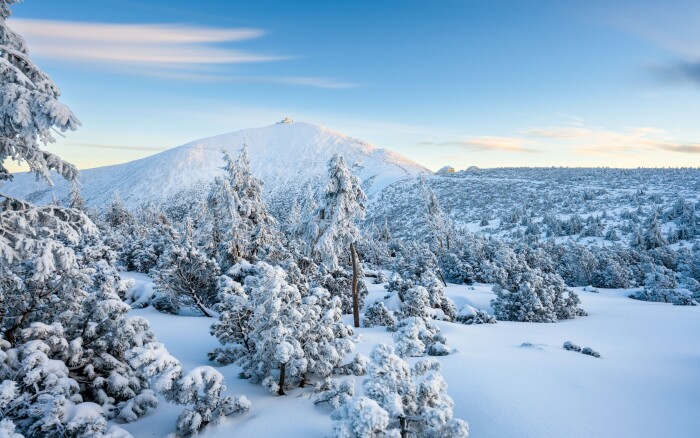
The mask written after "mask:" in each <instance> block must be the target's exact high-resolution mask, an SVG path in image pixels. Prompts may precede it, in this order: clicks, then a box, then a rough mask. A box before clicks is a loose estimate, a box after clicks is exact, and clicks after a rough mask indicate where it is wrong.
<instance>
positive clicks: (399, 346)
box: [393, 316, 449, 357]
mask: <svg viewBox="0 0 700 438" xmlns="http://www.w3.org/2000/svg"><path fill="white" fill-rule="evenodd" d="M393 338H394V343H395V344H396V346H395V350H396V354H398V355H399V356H401V357H418V356H423V355H424V354H425V353H426V352H427V353H428V354H430V355H431V356H444V355H445V354H449V350H448V349H447V347H446V346H445V344H446V343H447V340H446V339H445V336H444V335H443V334H442V333H441V332H440V329H439V328H438V327H437V326H435V325H433V324H431V323H430V322H428V321H426V320H425V319H423V318H420V317H415V316H413V317H408V318H405V319H402V320H401V321H399V323H398V324H397V325H396V332H395V333H394V335H393Z"/></svg>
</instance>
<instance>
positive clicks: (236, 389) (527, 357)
mask: <svg viewBox="0 0 700 438" xmlns="http://www.w3.org/2000/svg"><path fill="white" fill-rule="evenodd" d="M126 275H131V274H126ZM137 277H138V280H139V281H143V280H144V277H143V276H137ZM146 281H147V280H146ZM367 286H368V288H369V290H370V295H369V296H368V299H367V301H366V303H367V304H371V303H372V302H373V301H374V300H378V299H381V298H382V297H383V296H384V291H383V289H382V286H381V285H375V284H372V283H371V282H370V281H368V282H367ZM137 287H138V285H137ZM445 291H446V293H447V294H448V295H449V296H450V297H451V298H452V299H453V300H454V301H455V303H456V304H457V306H458V308H459V307H462V306H463V305H465V304H469V305H471V306H474V307H477V308H486V309H488V306H489V301H490V299H491V298H493V294H492V293H491V292H490V286H488V285H477V286H476V287H475V288H473V289H472V288H470V287H468V286H456V285H450V286H449V287H447V288H446V290H445ZM576 291H577V292H579V294H580V297H581V300H582V302H583V307H584V308H585V309H586V310H587V311H588V312H589V314H590V315H589V316H587V317H583V318H577V319H575V320H568V321H564V322H560V323H557V324H534V323H517V322H499V323H497V324H486V325H473V326H465V325H460V324H451V323H444V322H437V324H438V325H440V327H441V329H442V331H443V333H445V335H446V336H447V340H448V344H449V346H450V347H452V348H454V349H455V350H456V352H455V353H453V354H451V355H449V356H445V357H439V358H438V360H439V361H440V362H441V363H442V365H443V369H442V372H443V375H444V376H445V379H446V381H447V383H448V385H449V387H448V393H449V394H450V396H451V397H452V398H453V399H454V400H455V409H454V413H455V416H456V417H458V418H462V419H464V420H466V421H468V422H469V426H470V436H473V437H479V438H489V437H494V438H500V437H532V438H543V437H569V438H576V437H581V438H583V437H585V438H588V437H627V436H630V437H637V438H644V437H649V438H652V437H660V436H673V437H694V436H697V430H699V429H700V417H699V416H698V415H697V414H696V413H697V411H698V409H699V408H700V374H698V370H699V369H700V340H698V338H697V333H699V332H700V308H699V307H689V306H688V307H685V306H672V305H669V304H659V303H648V302H642V301H635V300H632V299H630V298H627V295H628V293H629V291H624V290H604V289H600V293H590V292H583V291H582V290H581V289H580V288H576ZM489 310H490V309H489ZM133 314H135V315H141V316H144V317H146V318H147V319H149V320H150V321H151V324H152V326H153V329H154V331H155V333H156V334H157V336H158V337H159V340H160V341H162V342H164V343H165V345H166V346H167V348H168V349H169V350H170V351H171V353H172V354H173V355H175V356H176V357H178V358H179V359H180V360H181V361H182V363H183V366H184V367H185V368H186V369H192V368H193V367H195V366H198V365H204V364H207V365H209V363H208V361H207V356H206V353H207V352H208V351H210V350H211V349H213V348H214V347H216V346H217V342H216V339H214V338H213V337H212V336H211V335H210V334H209V325H210V324H211V322H212V320H211V319H209V318H198V317H182V316H172V315H165V314H161V313H158V312H157V311H155V310H153V309H151V308H148V309H141V310H135V311H133ZM346 317H347V318H348V319H347V322H348V323H349V322H350V318H349V316H347V315H346ZM358 333H359V334H360V335H361V337H362V342H360V343H359V344H358V351H359V352H361V353H363V354H368V353H369V351H370V350H371V349H372V347H373V346H374V345H375V344H377V343H379V342H384V343H388V344H391V342H392V341H391V334H390V333H388V332H386V331H385V330H384V329H383V328H381V327H377V328H370V329H366V328H360V329H358ZM567 340H569V341H572V342H574V343H576V344H578V345H580V346H584V347H585V346H590V347H592V348H593V349H595V350H597V351H599V352H600V353H601V354H602V358H600V359H596V358H593V357H589V356H584V355H582V354H580V353H575V352H569V351H565V350H564V349H562V348H561V347H562V344H563V343H564V341H567ZM526 342H527V343H531V344H532V346H530V347H523V346H522V344H523V343H526ZM412 361H414V360H412ZM218 369H219V370H220V371H221V372H222V373H223V374H224V376H225V377H226V383H227V386H228V392H229V393H231V394H241V393H242V394H245V395H246V396H247V397H248V398H249V399H250V400H251V401H252V403H253V408H252V409H251V411H250V413H249V414H246V415H242V416H236V417H232V418H228V419H225V421H224V422H223V423H222V424H220V425H218V426H212V427H209V428H208V429H207V430H206V431H205V433H204V434H203V436H204V437H230V436H236V437H241V438H246V437H251V438H253V437H255V438H266V437H278V436H285V437H290V438H297V437H305V438H306V437H309V438H311V437H324V436H328V435H329V434H330V432H331V421H330V418H329V415H330V409H329V408H328V407H325V406H315V405H314V404H313V399H312V396H311V394H312V388H310V387H307V388H305V389H297V390H294V391H289V393H288V395H287V396H285V397H278V396H273V395H270V394H269V393H268V392H267V391H266V390H264V389H263V388H262V387H261V386H260V385H253V384H251V383H249V382H248V381H247V380H242V379H239V378H238V373H239V371H240V369H239V368H238V367H236V366H233V365H231V366H226V367H219V368H218ZM348 378H353V377H348ZM362 379H363V378H362V377H358V378H356V386H355V390H356V394H357V393H359V392H361V388H362V385H361V382H362ZM181 409H182V407H176V406H171V405H167V404H166V403H165V402H163V404H162V405H161V406H160V407H159V408H157V409H156V410H155V411H154V412H153V413H152V414H150V415H148V416H147V417H145V418H143V419H141V420H139V421H137V422H135V423H131V424H127V425H124V426H123V427H124V428H126V429H128V430H129V431H130V432H131V433H133V434H134V435H135V436H153V437H160V436H164V435H166V434H168V433H170V432H172V431H173V430H174V423H175V419H176V417H177V415H178V413H179V412H180V410H181Z"/></svg>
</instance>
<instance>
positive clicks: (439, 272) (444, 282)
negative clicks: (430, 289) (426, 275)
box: [437, 268, 447, 287]
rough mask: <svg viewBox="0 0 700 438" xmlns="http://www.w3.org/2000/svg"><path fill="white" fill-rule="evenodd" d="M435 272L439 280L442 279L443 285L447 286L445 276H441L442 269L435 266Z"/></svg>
mask: <svg viewBox="0 0 700 438" xmlns="http://www.w3.org/2000/svg"><path fill="white" fill-rule="evenodd" d="M437 273H438V275H439V276H440V281H442V284H443V286H445V287H447V282H446V281H445V277H443V276H442V269H440V268H437Z"/></svg>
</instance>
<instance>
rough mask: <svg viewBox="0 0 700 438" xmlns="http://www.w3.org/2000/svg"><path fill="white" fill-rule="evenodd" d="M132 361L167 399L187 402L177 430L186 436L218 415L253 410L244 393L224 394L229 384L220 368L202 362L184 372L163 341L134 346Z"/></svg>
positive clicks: (184, 403) (130, 356)
mask: <svg viewBox="0 0 700 438" xmlns="http://www.w3.org/2000/svg"><path fill="white" fill-rule="evenodd" d="M129 361H130V363H131V364H132V365H133V366H135V367H137V368H138V369H140V370H142V372H143V373H144V374H145V375H146V376H147V377H149V378H151V380H152V381H153V385H154V387H155V388H156V389H157V390H158V391H159V392H160V393H161V394H163V395H164V396H165V399H166V400H168V401H170V402H172V403H176V404H180V405H185V406H187V408H185V409H184V410H183V412H182V413H181V414H180V416H179V417H178V419H177V431H178V433H179V434H180V435H181V436H183V437H188V436H191V435H194V434H196V433H197V432H199V431H200V430H202V429H203V428H204V427H205V426H206V425H208V424H210V423H213V422H214V421H216V419H217V418H218V417H221V416H226V415H231V414H236V413H246V412H248V411H249V410H250V407H251V403H250V401H248V399H247V398H246V397H245V396H243V395H240V396H236V397H231V396H225V397H224V396H222V395H223V392H224V391H226V386H225V384H224V378H223V376H222V375H221V373H219V371H217V370H216V369H214V368H212V367H209V366H201V367H197V368H195V369H193V370H192V371H190V372H189V373H187V374H184V372H183V369H182V365H181V364H180V361H178V360H177V359H176V358H174V357H173V356H171V355H170V353H168V351H167V350H166V349H165V347H164V346H163V344H158V343H151V344H148V345H146V346H144V347H141V348H134V349H132V350H131V351H130V352H129Z"/></svg>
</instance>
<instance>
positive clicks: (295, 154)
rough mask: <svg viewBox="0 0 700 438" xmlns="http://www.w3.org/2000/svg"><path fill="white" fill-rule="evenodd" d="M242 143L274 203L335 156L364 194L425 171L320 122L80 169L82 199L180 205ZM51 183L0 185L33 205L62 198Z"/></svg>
mask: <svg viewBox="0 0 700 438" xmlns="http://www.w3.org/2000/svg"><path fill="white" fill-rule="evenodd" d="M244 142H245V143H247V144H248V153H249V156H250V160H251V167H252V170H253V173H254V175H255V176H257V177H258V178H260V179H262V180H263V182H264V183H265V195H266V196H267V197H268V200H269V201H271V202H273V203H274V202H275V201H279V200H282V199H283V198H290V193H291V194H292V195H293V194H295V193H298V192H300V191H301V190H302V189H304V188H305V187H306V185H307V184H309V183H311V184H312V186H313V187H323V186H324V185H325V181H326V179H327V169H326V167H327V163H328V160H329V159H330V158H331V157H332V156H333V155H334V154H336V153H337V154H340V155H342V156H343V158H344V159H345V162H346V163H347V164H348V166H349V167H350V168H351V170H352V171H353V173H355V174H356V175H358V176H359V177H360V179H361V180H362V181H363V188H365V191H366V192H367V193H368V194H369V195H372V194H374V193H376V192H378V191H380V190H382V189H384V188H385V187H386V186H388V185H390V184H392V183H394V182H396V181H399V180H401V179H405V178H409V177H414V176H417V175H419V174H421V173H429V172H430V171H429V170H427V169H425V168H424V167H422V166H420V165H418V164H416V163H415V162H413V161H411V160H409V159H407V158H405V157H402V156H401V155H399V154H397V153H395V152H392V151H388V150H385V149H378V148H376V147H374V146H372V145H371V144H369V143H366V142H364V141H361V140H357V139H353V138H350V137H347V136H345V135H343V134H341V133H339V132H336V131H333V130H330V129H327V128H323V127H321V126H317V125H313V124H310V123H303V122H293V123H278V124H275V125H271V126H267V127H263V128H255V129H246V130H243V131H238V132H233V133H230V134H223V135H218V136H215V137H209V138H204V139H201V140H196V141H193V142H191V143H187V144H185V145H182V146H179V147H176V148H173V149H169V150H167V151H164V152H161V153H158V154H155V155H152V156H150V157H147V158H143V159H140V160H135V161H131V162H128V163H124V164H118V165H114V166H106V167H99V168H94V169H87V170H83V171H81V176H80V181H81V184H82V190H83V197H84V198H85V201H86V204H87V205H88V206H89V207H92V208H97V209H101V208H103V207H105V206H106V205H108V204H109V203H110V202H111V201H112V199H113V198H114V195H115V193H118V194H119V196H120V197H121V198H122V200H123V201H124V204H125V205H126V206H127V207H130V208H133V207H137V206H139V205H141V204H143V203H147V202H153V203H156V204H158V203H160V202H165V203H177V200H178V199H173V198H181V196H178V195H180V193H181V192H182V191H188V190H195V191H202V190H206V185H207V184H208V183H210V182H211V181H212V180H213V179H214V177H215V176H217V175H221V174H222V172H221V167H222V166H223V160H222V154H221V151H222V150H226V151H228V152H229V153H230V154H231V155H232V156H237V155H238V153H239V151H240V149H241V148H242V147H243V143H244ZM53 180H54V183H55V186H54V187H53V188H50V187H48V186H47V184H46V183H45V182H44V181H37V180H36V178H35V176H34V175H33V174H28V173H22V174H16V175H15V178H14V181H12V182H10V183H7V184H5V185H3V186H2V187H1V188H2V191H3V193H5V194H7V195H9V196H13V197H18V198H22V199H27V200H29V201H31V202H33V203H35V204H48V203H51V201H52V199H53V197H54V194H55V196H56V199H58V200H67V199H68V196H69V192H70V186H69V183H68V182H66V181H65V180H63V179H62V178H60V177H58V176H56V177H54V178H53ZM290 189H292V190H290ZM287 201H289V202H291V199H287Z"/></svg>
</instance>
